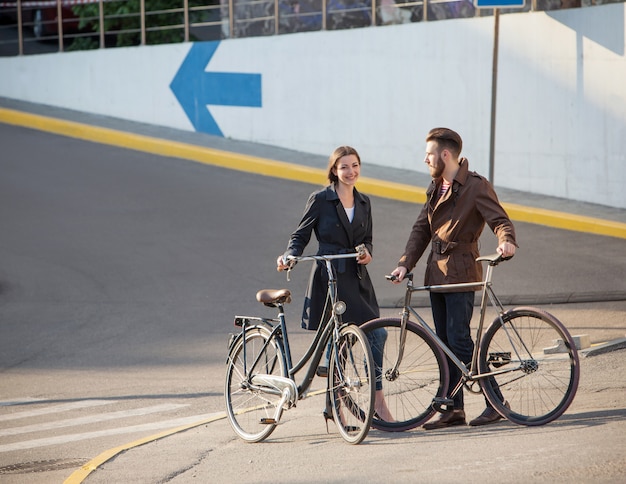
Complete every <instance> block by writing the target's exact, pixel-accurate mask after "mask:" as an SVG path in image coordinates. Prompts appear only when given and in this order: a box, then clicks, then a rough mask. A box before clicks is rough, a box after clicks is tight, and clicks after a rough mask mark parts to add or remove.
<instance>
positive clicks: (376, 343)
mask: <svg viewBox="0 0 626 484" xmlns="http://www.w3.org/2000/svg"><path fill="white" fill-rule="evenodd" d="M366 336H367V340H368V342H369V344H370V348H371V349H372V356H373V357H374V358H373V359H374V372H375V374H376V390H382V389H383V351H384V349H385V341H387V330H386V329H385V328H378V329H375V330H374V331H371V332H369V333H367V334H366ZM331 350H332V344H331V343H328V346H327V347H326V355H325V357H324V360H323V361H324V365H325V366H326V367H328V362H329V360H330V352H331Z"/></svg>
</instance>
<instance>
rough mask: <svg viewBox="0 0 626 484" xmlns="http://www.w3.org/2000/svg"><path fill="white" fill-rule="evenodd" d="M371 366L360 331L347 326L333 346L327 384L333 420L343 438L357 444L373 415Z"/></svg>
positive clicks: (373, 395)
mask: <svg viewBox="0 0 626 484" xmlns="http://www.w3.org/2000/svg"><path fill="white" fill-rule="evenodd" d="M373 370H374V365H373V363H372V351H371V349H370V346H369V344H368V342H367V338H366V337H365V335H364V334H363V332H362V331H361V330H360V329H359V328H358V327H357V326H354V325H352V324H351V325H347V326H344V327H343V328H341V330H340V332H339V341H337V345H336V347H335V345H333V351H332V355H331V358H330V365H329V368H328V380H329V381H328V383H329V387H328V388H329V391H330V392H331V393H330V400H331V406H332V412H333V417H334V420H335V423H336V424H337V429H338V430H339V433H340V434H341V436H342V437H343V439H344V440H345V441H346V442H348V443H350V444H359V443H360V442H362V441H363V439H364V438H365V437H366V436H367V434H368V432H369V429H370V426H371V424H372V415H373V413H374V398H375V387H374V384H373V383H374V371H373Z"/></svg>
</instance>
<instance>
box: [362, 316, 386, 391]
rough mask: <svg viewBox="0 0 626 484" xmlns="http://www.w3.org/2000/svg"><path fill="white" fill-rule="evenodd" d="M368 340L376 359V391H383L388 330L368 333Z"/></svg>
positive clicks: (376, 330)
mask: <svg viewBox="0 0 626 484" xmlns="http://www.w3.org/2000/svg"><path fill="white" fill-rule="evenodd" d="M366 336H367V339H368V341H369V344H370V348H371V349H372V356H373V359H374V373H375V374H376V390H382V389H383V351H384V349H385V341H387V330H386V329H385V328H378V329H375V330H374V331H370V332H369V333H367V335H366Z"/></svg>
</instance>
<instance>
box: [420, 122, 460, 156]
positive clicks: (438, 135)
mask: <svg viewBox="0 0 626 484" xmlns="http://www.w3.org/2000/svg"><path fill="white" fill-rule="evenodd" d="M429 141H436V142H437V147H438V148H439V152H441V151H442V150H448V151H450V152H451V153H452V155H453V156H459V155H460V154H461V150H462V149H463V140H462V139H461V137H460V136H459V133H457V132H456V131H452V130H451V129H448V128H433V129H431V130H430V131H429V132H428V135H427V136H426V142H427V143H428V142H429Z"/></svg>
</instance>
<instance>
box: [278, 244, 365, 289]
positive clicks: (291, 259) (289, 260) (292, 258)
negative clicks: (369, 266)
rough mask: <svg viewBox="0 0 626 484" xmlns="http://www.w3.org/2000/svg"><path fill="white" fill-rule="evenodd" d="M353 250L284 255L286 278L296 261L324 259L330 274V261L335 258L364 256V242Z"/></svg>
mask: <svg viewBox="0 0 626 484" xmlns="http://www.w3.org/2000/svg"><path fill="white" fill-rule="evenodd" d="M354 250H355V252H348V253H346V254H322V255H300V256H296V255H288V256H286V257H283V260H284V261H285V262H286V264H285V265H287V280H289V273H290V272H291V269H293V267H294V266H295V265H296V264H297V263H298V262H302V261H324V262H325V263H326V270H327V271H328V272H329V275H330V271H331V268H330V261H332V260H336V259H358V258H361V257H363V256H365V254H366V250H367V249H366V247H365V244H361V245H357V246H356V247H355V248H354Z"/></svg>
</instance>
